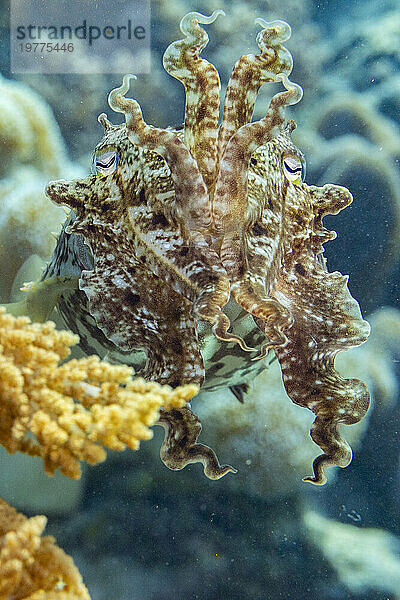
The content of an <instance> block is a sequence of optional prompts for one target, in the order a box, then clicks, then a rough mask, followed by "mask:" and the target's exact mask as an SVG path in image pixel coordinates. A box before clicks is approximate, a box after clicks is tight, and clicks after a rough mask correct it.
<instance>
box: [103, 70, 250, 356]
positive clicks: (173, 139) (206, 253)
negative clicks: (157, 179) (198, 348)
mask: <svg viewBox="0 0 400 600" xmlns="http://www.w3.org/2000/svg"><path fill="white" fill-rule="evenodd" d="M132 77H133V76H132V75H125V76H124V77H123V81H122V85H121V86H120V87H118V88H116V89H114V90H112V91H111V92H110V94H109V97H108V102H109V105H110V107H111V108H112V109H113V110H115V111H117V112H121V113H123V114H124V115H125V119H126V127H127V135H128V138H129V140H130V141H131V142H132V143H133V144H136V145H138V146H140V147H141V148H143V149H147V150H152V151H154V152H156V153H157V154H160V155H161V156H162V157H163V158H164V159H165V161H166V163H167V164H168V167H169V169H170V171H171V177H172V180H173V183H174V189H175V203H176V208H177V211H178V214H177V215H176V217H177V221H178V222H180V223H183V231H182V233H183V235H184V236H185V237H186V241H187V244H188V246H189V247H191V248H197V249H198V251H199V252H200V253H201V256H202V263H201V265H200V264H199V261H198V260H197V261H196V260H194V261H191V260H190V257H191V254H192V253H188V255H187V260H186V263H184V264H183V263H181V265H180V266H179V268H178V267H177V266H176V265H175V269H173V270H172V278H171V279H170V280H169V283H170V285H171V286H172V287H173V288H174V289H175V290H176V291H178V292H182V278H181V277H180V276H183V277H184V280H189V282H190V284H191V285H190V286H186V287H187V288H189V287H190V288H191V289H192V291H193V293H194V296H193V295H192V296H187V297H188V299H190V300H192V301H193V302H194V307H193V308H194V313H195V315H196V316H197V317H199V318H201V319H205V320H206V321H208V322H210V323H211V324H212V325H213V330H214V332H215V334H216V335H217V337H218V338H220V339H221V340H224V341H227V342H236V343H238V344H239V345H240V346H241V348H242V349H244V350H246V351H252V350H253V349H252V348H249V347H248V346H247V345H246V344H245V342H244V340H243V339H242V338H241V337H239V336H235V335H233V334H230V333H228V329H229V327H230V321H229V319H228V317H227V316H226V315H225V314H224V313H223V312H222V310H221V309H222V307H223V306H225V304H227V302H228V300H229V297H230V285H229V280H228V278H227V277H226V271H225V269H224V267H223V266H222V265H221V261H220V259H219V257H218V255H217V254H216V252H215V251H214V250H213V249H212V248H209V247H208V245H207V243H206V241H205V238H204V236H203V234H202V230H204V229H206V228H207V227H208V226H209V225H210V222H211V210H210V199H209V195H208V191H207V187H206V185H205V183H204V179H203V177H202V174H201V173H200V171H199V169H198V167H197V164H196V161H195V159H194V158H193V156H192V155H191V153H190V152H189V150H188V148H187V147H186V146H185V144H184V143H183V142H182V141H181V140H180V139H179V137H178V136H177V135H176V134H175V133H173V132H172V131H167V130H165V129H158V128H156V127H152V126H150V125H147V123H146V122H145V121H144V119H143V116H142V111H141V109H140V106H139V104H138V102H136V100H133V99H131V98H125V94H126V92H127V91H128V89H129V82H130V80H131V79H132ZM132 225H133V226H134V222H133V223H132ZM135 233H136V238H137V241H136V243H137V244H138V245H141V246H142V251H143V249H146V248H147V249H150V246H151V248H152V250H153V252H152V254H151V256H150V255H149V257H148V265H149V267H150V268H152V270H153V272H154V273H155V274H156V275H158V276H161V277H163V276H164V275H165V270H166V267H167V266H168V265H167V264H166V263H167V260H166V258H167V256H166V255H165V253H164V252H163V250H162V249H161V248H160V247H157V242H156V241H155V240H154V239H153V240H152V241H151V242H150V243H149V240H148V239H146V237H145V236H143V235H142V236H141V234H140V231H139V230H137V231H136V232H135ZM179 260H180V261H183V260H184V259H182V257H180V258H179ZM169 266H171V265H169ZM207 267H208V268H207ZM178 272H179V273H178ZM207 275H208V278H207V277H206V279H207V285H201V280H202V279H204V277H205V276H207ZM184 285H185V284H184Z"/></svg>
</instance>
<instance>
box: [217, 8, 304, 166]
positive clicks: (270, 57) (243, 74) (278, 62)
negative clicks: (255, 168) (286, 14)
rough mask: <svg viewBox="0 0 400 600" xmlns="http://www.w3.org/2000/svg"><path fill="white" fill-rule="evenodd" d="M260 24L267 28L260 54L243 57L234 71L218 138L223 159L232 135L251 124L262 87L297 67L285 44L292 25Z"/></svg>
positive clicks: (259, 39) (262, 33) (260, 41)
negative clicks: (275, 77) (277, 76)
mask: <svg viewBox="0 0 400 600" xmlns="http://www.w3.org/2000/svg"><path fill="white" fill-rule="evenodd" d="M256 23H257V24H258V25H261V27H263V29H262V31H260V33H259V34H258V36H257V43H258V46H259V48H260V53H259V54H256V55H254V54H246V55H244V56H242V57H241V58H240V59H239V60H238V61H237V62H236V64H235V66H234V68H233V70H232V74H231V76H230V79H229V83H228V88H227V91H226V96H225V102H224V113H223V118H222V123H221V128H220V131H219V135H218V156H219V160H220V159H221V157H222V155H223V152H224V150H225V147H226V144H227V143H228V141H229V139H230V138H231V136H232V135H233V134H234V133H235V132H236V131H237V130H238V129H239V128H240V127H242V125H245V124H246V123H250V121H251V118H252V115H253V110H254V105H255V102H256V98H257V94H258V91H259V89H260V87H261V86H262V85H263V84H264V83H267V82H271V81H275V79H274V78H272V77H271V73H274V74H275V75H278V74H279V73H283V74H285V75H286V76H289V75H290V73H291V71H292V68H293V59H292V55H291V54H290V52H289V50H287V48H285V47H284V46H282V45H281V42H285V41H286V40H288V39H289V38H290V35H291V29H290V26H289V25H288V24H287V23H285V21H271V22H268V21H265V19H256Z"/></svg>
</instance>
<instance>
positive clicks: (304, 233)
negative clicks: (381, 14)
mask: <svg viewBox="0 0 400 600" xmlns="http://www.w3.org/2000/svg"><path fill="white" fill-rule="evenodd" d="M218 14H219V11H216V12H215V13H213V15H212V16H211V17H204V16H202V15H199V14H198V13H189V14H188V15H186V17H184V19H183V20H182V23H181V30H182V32H183V33H184V34H185V38H184V39H183V40H179V41H178V42H174V43H173V44H171V46H170V47H169V48H168V49H167V51H166V53H165V57H164V66H165V68H166V70H167V71H168V72H169V73H170V74H171V75H173V76H174V77H175V78H177V79H179V80H180V81H181V82H182V83H183V85H184V86H185V89H186V107H185V125H184V129H183V131H182V132H176V131H172V130H162V129H157V128H155V127H152V126H149V125H148V124H147V123H146V122H145V121H144V119H143V116H142V113H141V110H140V106H139V105H138V103H137V102H136V101H135V100H133V99H130V98H126V97H125V94H126V93H127V91H128V88H129V79H130V77H129V76H125V77H124V80H123V83H122V85H121V87H120V88H117V89H115V90H113V91H112V92H111V93H110V96H109V103H110V106H111V108H113V109H114V110H115V111H117V112H122V113H123V114H124V115H125V120H126V125H122V126H113V125H111V124H110V123H109V122H108V121H107V119H106V117H105V116H104V115H102V116H101V117H100V120H101V122H102V124H103V126H104V128H105V135H104V138H103V140H102V141H101V142H100V144H99V145H98V147H97V148H96V150H95V158H96V157H98V156H101V155H102V153H104V152H105V151H112V152H116V153H117V154H118V156H119V163H118V166H117V167H116V168H115V169H114V171H113V172H112V173H110V174H108V175H107V176H102V175H97V176H96V175H91V176H89V177H87V178H85V179H82V180H78V181H74V182H63V181H61V182H53V183H50V184H49V186H48V189H47V193H48V195H49V197H50V198H51V199H52V200H53V201H54V202H56V203H59V204H66V205H68V206H69V207H70V208H72V209H73V211H74V212H75V214H76V220H75V221H74V222H73V223H72V225H70V226H69V227H68V228H67V232H69V233H74V234H78V235H80V236H83V239H84V240H85V243H86V245H87V246H88V248H89V249H90V252H91V254H92V256H93V268H92V269H84V270H82V272H81V275H80V278H79V288H80V290H81V292H80V293H83V294H85V296H86V299H87V301H88V307H89V313H90V315H91V317H93V318H94V320H95V322H96V324H97V326H98V327H99V328H100V330H101V332H102V336H103V337H105V338H106V339H107V340H109V341H111V342H113V343H114V344H115V346H116V347H117V348H119V349H120V350H121V351H129V350H132V349H143V350H145V352H146V354H147V362H146V365H145V366H144V368H143V370H142V371H140V374H141V375H144V376H145V377H148V378H153V379H156V380H157V381H160V382H162V383H170V384H171V385H177V384H182V383H185V382H189V381H190V382H196V383H199V384H201V383H202V382H203V379H204V366H203V360H202V356H201V353H200V350H199V344H198V337H197V328H198V324H199V322H201V321H207V322H208V323H209V324H211V325H212V327H213V332H214V335H215V336H216V337H217V338H218V339H219V340H220V341H221V344H227V343H228V342H235V343H236V344H237V345H238V346H237V348H238V352H241V353H242V354H243V362H244V363H248V361H249V360H250V358H249V355H248V354H247V353H246V352H248V351H250V350H252V348H250V347H249V346H248V345H247V344H246V343H245V341H244V340H243V339H242V337H241V336H238V335H235V334H234V333H231V332H229V331H228V330H229V327H230V321H229V318H228V317H227V316H226V314H224V312H223V311H222V309H223V307H224V306H225V305H226V304H227V302H228V300H229V298H230V297H232V298H234V300H235V301H236V303H237V304H238V305H239V306H240V307H241V308H242V309H244V311H247V312H248V313H250V314H251V315H252V317H253V319H254V323H255V326H256V327H258V328H259V330H260V331H261V332H263V333H264V334H265V336H266V337H265V343H264V346H263V347H262V349H261V352H260V354H259V355H258V356H253V358H252V360H259V359H260V357H264V356H265V355H266V354H267V352H268V351H269V350H270V349H271V348H273V350H274V351H275V353H276V356H277V358H278V360H279V362H280V365H281V368H282V376H283V382H284V385H285V388H286V391H287V393H288V395H289V396H290V398H291V399H292V401H293V402H295V403H296V404H299V405H301V406H304V407H307V408H309V409H310V410H312V411H313V412H314V413H315V415H316V419H315V422H314V424H313V427H312V430H311V435H312V437H313V439H314V440H315V441H316V443H317V444H319V445H320V446H321V448H322V450H323V454H322V455H321V456H319V457H318V458H317V459H316V460H315V461H314V476H313V477H309V478H307V481H311V482H313V483H317V484H322V483H324V482H325V480H326V477H325V473H324V469H325V467H327V466H332V465H336V466H342V467H343V466H346V465H347V464H348V463H349V462H350V460H351V449H350V448H349V446H348V445H347V443H346V442H345V441H344V440H343V439H342V438H341V436H340V434H339V432H338V425H339V424H340V423H355V422H357V421H359V420H360V419H361V418H362V416H363V415H364V414H365V412H366V410H367V408H368V404H369V394H368V392H367V390H366V388H365V386H364V384H363V383H362V382H360V381H358V380H353V379H347V380H346V379H343V378H341V377H340V375H339V374H338V373H337V372H336V371H335V369H334V359H335V356H336V354H337V353H338V352H340V351H341V350H346V349H348V348H351V347H354V346H357V345H360V344H362V343H363V342H364V341H365V340H366V339H367V337H368V334H369V326H368V324H367V323H366V322H365V321H363V320H362V317H361V314H360V310H359V307H358V304H357V303H356V301H355V300H354V299H353V298H352V297H351V295H350V292H349V291H348V288H347V278H345V277H343V276H342V275H340V274H339V273H329V272H328V271H327V268H326V265H325V260H324V258H323V256H322V253H323V243H324V242H327V241H329V240H331V239H333V237H334V234H333V233H332V232H329V231H327V230H326V229H325V228H324V227H323V225H322V218H323V216H324V215H326V214H336V213H338V212H339V211H340V210H342V209H343V208H345V207H346V206H347V205H348V204H349V203H350V202H351V201H352V197H351V194H350V193H349V191H348V190H346V189H345V188H342V187H340V186H335V185H326V186H324V187H323V188H317V187H314V186H308V185H306V184H305V183H304V182H303V181H301V180H300V176H299V177H298V178H297V175H296V174H293V173H292V172H291V171H290V168H291V167H290V165H292V167H293V169H294V171H295V172H297V171H296V169H297V170H298V168H300V167H296V165H301V163H302V162H303V160H304V159H303V156H302V154H301V153H300V152H299V150H297V148H296V147H295V146H294V145H293V142H292V141H291V137H290V136H291V132H292V130H293V129H294V128H295V124H294V122H293V121H289V122H288V123H287V124H286V125H285V117H284V109H285V106H287V105H288V104H295V103H296V102H298V101H299V100H300V99H301V95H302V91H301V88H300V87H299V86H297V85H296V84H294V83H292V82H291V81H290V80H289V79H288V76H289V74H290V71H291V68H292V61H291V56H290V53H289V52H288V51H287V50H286V48H284V47H283V46H282V45H281V43H280V42H282V41H285V40H286V39H288V37H289V35H290V28H289V27H288V26H287V25H286V24H285V23H282V22H280V21H276V22H273V23H266V22H265V21H262V20H260V21H259V24H260V25H261V26H262V27H263V30H262V31H261V32H260V34H259V37H258V42H259V46H260V50H261V52H260V54H258V55H256V56H254V55H248V56H244V57H242V58H241V59H239V61H238V63H237V64H236V66H235V68H234V71H233V74H232V77H231V80H230V83H229V85H228V92H227V96H226V100H225V106H224V114H223V119H222V125H221V127H220V128H219V126H218V117H219V96H220V84H219V77H218V73H217V70H216V68H215V67H214V66H213V65H211V64H210V63H208V62H207V61H205V60H203V59H200V57H199V54H200V51H201V49H202V48H203V47H204V46H205V45H206V43H207V41H208V37H207V34H206V33H205V31H204V29H203V28H202V27H200V25H199V23H211V22H212V21H213V20H215V18H216V16H218ZM277 81H278V82H279V81H281V82H282V83H283V85H284V87H285V91H284V92H279V93H277V94H275V96H273V98H272V100H271V103H270V106H269V108H268V111H267V113H266V116H265V118H264V119H261V120H260V121H257V122H254V123H251V122H250V121H251V117H252V112H253V107H254V102H255V98H256V95H257V92H258V89H259V88H260V87H261V85H263V84H264V83H266V82H277ZM288 161H289V162H288ZM288 165H289V170H288ZM293 165H294V166H293ZM293 169H292V170H293ZM300 170H301V169H300ZM226 384H227V386H228V385H229V381H227V382H226ZM160 424H162V425H163V426H164V428H165V429H166V437H165V441H164V444H163V447H162V453H161V454H162V459H163V460H164V462H165V463H166V464H167V465H168V466H169V467H170V468H172V469H180V468H183V467H184V466H185V465H186V464H188V463H190V462H202V463H203V465H204V470H205V473H206V475H207V476H209V477H211V478H218V477H220V476H222V475H224V474H225V473H226V472H228V471H229V470H231V471H232V470H233V469H232V468H231V467H227V466H222V467H221V466H220V465H219V463H218V461H217V459H216V457H215V455H214V453H213V452H212V450H210V449H209V448H208V447H206V446H204V445H202V444H197V437H198V435H199V432H200V428H201V427H200V424H199V421H198V419H197V417H195V415H193V413H192V412H191V410H190V408H189V407H186V408H185V409H182V410H180V411H173V412H171V413H163V414H162V416H161V419H160Z"/></svg>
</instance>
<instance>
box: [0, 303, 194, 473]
mask: <svg viewBox="0 0 400 600" xmlns="http://www.w3.org/2000/svg"><path fill="white" fill-rule="evenodd" d="M77 341H78V337H77V336H76V335H74V334H73V333H71V332H69V331H57V330H56V329H55V326H54V323H52V322H46V323H43V324H39V323H31V322H30V320H29V319H28V318H27V317H18V318H16V317H14V316H12V315H10V314H8V313H6V312H5V309H4V308H0V444H2V445H3V446H4V447H5V448H6V450H7V451H8V452H10V453H13V452H16V451H20V452H25V453H28V454H30V455H34V456H41V457H42V458H43V460H44V467H45V471H46V472H47V473H48V474H53V473H54V471H55V470H56V469H57V468H60V470H61V472H62V473H64V475H67V476H68V477H71V478H73V479H77V478H79V477H80V474H81V470H80V464H79V461H80V460H85V461H87V462H88V463H90V464H95V463H98V462H100V461H102V460H104V459H105V456H106V452H105V449H104V447H103V446H106V447H108V448H110V449H111V450H124V449H125V448H126V447H129V448H132V449H133V450H136V449H137V448H138V447H139V443H140V441H141V440H147V439H149V438H151V437H152V432H151V430H150V429H149V427H151V426H152V425H154V424H155V423H156V422H157V420H158V417H159V411H160V408H164V409H165V410H171V409H172V408H180V407H182V406H185V404H186V403H187V402H189V400H190V399H191V398H192V397H193V396H194V394H195V393H196V392H197V391H198V387H197V386H195V385H186V386H181V387H178V388H176V389H175V390H173V389H172V388H170V387H169V386H161V385H159V384H157V383H155V382H146V381H144V380H142V379H139V378H138V379H132V369H130V368H129V367H126V366H115V365H110V364H108V363H106V362H103V361H100V359H99V358H98V357H97V356H90V357H88V358H83V359H80V360H75V359H73V360H70V361H68V362H66V363H64V364H63V365H61V366H60V361H62V360H63V359H65V358H66V357H67V356H68V355H69V353H70V346H72V345H74V344H76V343H77ZM32 434H33V435H32Z"/></svg>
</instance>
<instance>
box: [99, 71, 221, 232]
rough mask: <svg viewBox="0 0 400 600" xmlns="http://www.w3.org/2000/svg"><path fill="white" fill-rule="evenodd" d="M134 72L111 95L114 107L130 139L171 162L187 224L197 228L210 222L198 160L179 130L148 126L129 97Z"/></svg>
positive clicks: (182, 211) (204, 226)
mask: <svg viewBox="0 0 400 600" xmlns="http://www.w3.org/2000/svg"><path fill="white" fill-rule="evenodd" d="M134 78H135V77H134V76H133V75H130V74H128V75H124V77H123V80H122V85H121V86H120V87H118V88H115V89H114V90H112V91H111V92H110V94H109V96H108V103H109V105H110V107H111V108H112V109H113V110H115V111H116V112H120V113H123V114H124V115H125V119H126V128H127V134H128V138H129V139H130V141H131V142H132V143H134V144H136V145H137V146H140V147H141V148H144V149H147V150H153V151H154V152H157V154H160V155H161V156H162V157H163V158H164V159H165V161H166V163H167V164H168V167H169V168H170V171H171V177H172V180H173V183H174V188H175V201H176V204H177V207H178V209H179V210H180V211H181V214H180V215H179V216H180V217H184V218H185V219H186V222H187V226H188V227H189V228H190V229H194V230H196V231H198V230H201V229H204V228H207V227H208V226H209V225H210V221H211V215H210V200H209V197H208V192H207V187H206V184H205V183H204V179H203V177H202V175H201V173H200V171H199V169H198V167H197V164H196V161H195V159H194V158H193V156H192V155H191V153H190V152H189V150H188V148H187V147H186V146H185V144H184V143H183V142H182V140H180V139H179V137H178V136H177V135H176V133H174V132H172V131H168V130H166V129H159V128H158V127H153V126H151V125H148V124H147V123H146V122H145V121H144V119H143V115H142V111H141V108H140V105H139V103H138V102H136V100H133V99H132V98H125V94H126V93H127V91H128V90H129V82H130V81H131V79H134Z"/></svg>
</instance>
